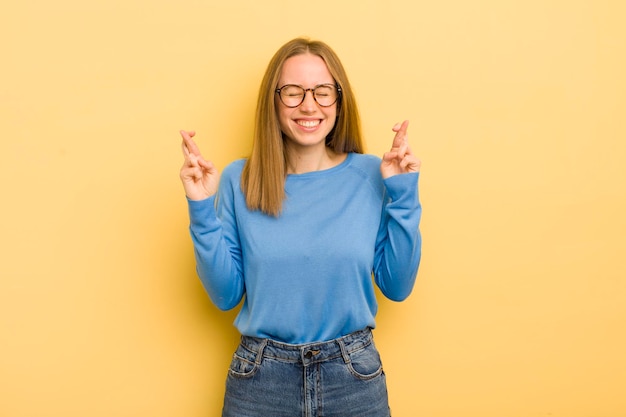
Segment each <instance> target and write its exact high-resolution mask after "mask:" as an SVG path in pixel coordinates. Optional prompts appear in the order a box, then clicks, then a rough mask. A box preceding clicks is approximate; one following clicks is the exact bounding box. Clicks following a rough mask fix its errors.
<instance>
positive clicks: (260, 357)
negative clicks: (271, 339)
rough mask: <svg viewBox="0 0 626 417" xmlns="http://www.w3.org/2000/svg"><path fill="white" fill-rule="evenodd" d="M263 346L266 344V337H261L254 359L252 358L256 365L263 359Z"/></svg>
mask: <svg viewBox="0 0 626 417" xmlns="http://www.w3.org/2000/svg"><path fill="white" fill-rule="evenodd" d="M265 346H267V339H263V341H262V342H261V345H260V346H259V351H258V352H257V354H256V359H255V360H254V363H256V364H257V365H260V364H261V361H262V360H263V351H264V350H265Z"/></svg>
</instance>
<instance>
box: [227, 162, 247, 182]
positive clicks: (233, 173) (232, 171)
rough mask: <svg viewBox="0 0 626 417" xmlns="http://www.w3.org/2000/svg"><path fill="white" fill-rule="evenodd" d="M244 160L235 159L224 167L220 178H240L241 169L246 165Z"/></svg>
mask: <svg viewBox="0 0 626 417" xmlns="http://www.w3.org/2000/svg"><path fill="white" fill-rule="evenodd" d="M246 160H247V159H246V158H241V159H236V160H234V161H233V162H231V163H229V164H228V165H226V167H224V169H223V170H222V177H223V178H231V179H235V180H239V178H241V172H242V171H243V167H244V165H245V164H246Z"/></svg>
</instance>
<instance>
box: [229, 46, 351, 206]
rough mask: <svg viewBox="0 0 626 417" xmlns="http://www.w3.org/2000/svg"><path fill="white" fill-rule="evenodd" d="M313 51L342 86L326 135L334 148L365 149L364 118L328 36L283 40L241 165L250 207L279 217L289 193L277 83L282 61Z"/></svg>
mask: <svg viewBox="0 0 626 417" xmlns="http://www.w3.org/2000/svg"><path fill="white" fill-rule="evenodd" d="M306 53H311V54H313V55H317V56H319V57H321V58H322V59H323V60H324V62H325V63H326V66H327V67H328V70H329V72H330V74H331V75H332V76H333V78H334V79H335V82H336V83H337V85H338V86H339V87H341V91H342V92H341V95H340V97H339V100H338V101H337V120H336V121H335V126H334V128H333V129H332V131H331V132H330V134H329V135H328V136H327V137H326V145H327V146H328V147H330V148H331V149H333V150H334V151H335V152H338V153H342V152H356V153H363V141H362V136H361V122H360V117H359V111H358V108H357V104H356V100H355V98H354V93H353V91H352V88H351V87H350V83H349V81H348V76H347V75H346V72H345V70H344V68H343V65H342V64H341V61H339V57H337V54H335V52H334V51H333V50H332V49H331V48H330V47H329V46H328V45H326V44H325V43H324V42H320V41H313V40H309V39H306V38H296V39H293V40H291V41H289V42H287V43H286V44H285V45H283V46H282V47H281V48H280V49H279V50H278V51H277V52H276V54H274V57H273V58H272V59H271V61H270V63H269V65H268V67H267V70H266V71H265V76H264V77H263V81H262V82H261V87H260V89H259V98H258V101H257V108H256V119H255V125H254V137H253V143H252V153H251V155H250V157H249V158H248V160H247V161H246V164H245V166H244V168H243V172H242V176H241V188H242V190H243V192H244V195H245V197H246V204H247V206H248V208H249V209H250V210H260V211H262V212H263V213H265V214H268V215H271V216H275V217H278V216H279V215H280V212H281V210H282V205H283V200H284V198H285V177H286V170H287V169H286V166H287V165H286V155H285V147H284V142H283V141H284V139H283V135H282V132H281V130H280V125H279V122H278V117H277V109H276V97H275V96H276V93H275V92H276V88H277V87H278V86H277V84H278V79H279V77H280V75H281V71H282V68H283V64H284V62H285V61H286V60H287V59H288V58H291V57H293V56H296V55H302V54H306Z"/></svg>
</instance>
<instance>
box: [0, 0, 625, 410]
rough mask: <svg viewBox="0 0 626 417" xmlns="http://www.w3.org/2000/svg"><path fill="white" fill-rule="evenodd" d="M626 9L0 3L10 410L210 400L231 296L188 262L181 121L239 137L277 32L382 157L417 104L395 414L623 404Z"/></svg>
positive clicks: (387, 336) (393, 330)
mask: <svg viewBox="0 0 626 417" xmlns="http://www.w3.org/2000/svg"><path fill="white" fill-rule="evenodd" d="M625 20H626V13H625V6H624V3H623V2H621V1H618V0H616V1H594V0H587V1H583V0H580V1H565V0H561V1H557V0H553V1H550V0H531V1H523V0H515V1H507V0H502V1H497V0H477V1H464V0H444V1H440V2H435V1H429V2H426V1H412V0H387V1H372V0H360V1H356V0H355V1H336V0H321V1H317V2H313V3H311V2H308V3H306V2H287V1H279V0H269V1H252V0H250V1H215V0H214V1H211V0H205V1H198V0H180V1H176V2H173V1H172V2H166V1H148V0H109V1H104V0H98V1H78V0H57V1H44V0H26V1H22V2H17V1H15V2H10V4H3V7H2V13H1V15H0V39H2V42H1V45H0V58H1V60H2V65H1V66H0V132H1V134H2V138H1V142H0V143H1V145H0V182H1V183H0V184H1V190H2V194H3V197H2V204H1V210H2V216H0V236H1V237H0V245H1V247H0V249H1V251H0V256H1V257H2V258H1V261H0V416H2V417H26V416H33V417H35V416H36V417H48V416H55V417H56V416H59V417H79V416H80V417H84V416H89V417H105V416H106V417H111V416H115V417H118V416H119V417H126V416H128V417H131V416H132V417H135V416H150V417H161V416H163V417H166V416H167V417H170V416H185V417H191V416H198V417H200V416H215V415H218V414H219V410H220V408H221V399H222V395H223V382H224V379H225V375H226V367H227V366H228V362H229V359H230V356H231V353H232V350H233V349H234V347H235V344H236V343H237V339H238V336H237V333H236V331H235V329H234V328H233V327H232V325H231V323H232V320H233V319H234V315H235V312H227V313H222V312H219V311H218V310H217V309H216V308H215V307H213V306H212V305H211V304H210V301H209V300H208V298H207V297H206V295H205V294H204V291H203V289H202V287H201V285H200V283H199V281H198V279H197V277H196V276H195V272H194V267H195V266H194V260H193V254H192V248H191V244H190V239H189V237H188V232H187V225H188V219H187V212H186V204H185V201H184V195H183V191H182V187H181V185H180V183H179V180H178V169H179V166H180V164H181V161H182V157H181V153H180V139H179V136H178V130H179V129H195V130H197V131H198V136H197V139H198V142H199V144H200V146H201V148H202V150H203V151H204V153H205V154H206V155H207V156H209V157H211V158H212V159H213V160H214V161H215V162H216V163H217V164H218V166H220V167H223V166H224V165H225V164H227V163H228V162H229V161H231V160H233V159H235V158H238V157H240V156H245V155H246V154H247V152H248V150H249V147H250V136H251V130H252V123H253V112H254V106H255V100H256V93H257V88H258V85H259V82H260V79H261V77H262V74H263V71H264V69H265V66H266V64H267V62H268V61H269V59H270V57H271V55H272V54H273V53H274V51H275V50H276V49H277V48H278V47H279V46H280V45H282V44H283V43H284V42H286V41H287V40H289V39H291V38H293V37H295V36H299V35H308V36H311V37H313V38H316V39H322V40H324V41H326V42H328V43H329V44H330V45H332V46H333V47H334V49H335V50H336V51H337V52H338V54H339V55H340V57H341V58H342V60H343V62H344V64H345V66H346V69H347V71H348V73H349V75H350V77H351V80H352V82H353V84H354V87H355V89H356V93H357V98H358V99H359V102H360V105H361V110H362V116H363V125H364V130H365V134H366V140H367V144H368V151H369V152H371V153H375V154H378V155H381V154H382V153H383V152H384V151H385V149H386V148H387V147H388V146H389V145H390V142H391V139H392V133H391V130H390V129H391V127H392V125H393V124H394V123H395V122H396V121H399V120H402V119H405V118H406V119H410V120H411V126H410V139H411V142H412V144H413V147H414V149H415V151H416V153H417V154H418V155H419V156H420V157H421V159H422V160H423V174H422V178H421V193H422V201H423V205H424V216H423V224H422V232H423V237H424V253H423V263H422V267H421V270H420V272H419V276H418V281H417V284H416V287H415V290H414V293H413V294H412V296H411V297H410V298H409V300H408V301H406V302H404V303H392V302H389V301H384V300H381V308H380V314H379V317H378V329H377V330H376V337H377V341H378V342H377V343H378V346H379V348H380V350H381V351H382V355H383V361H384V363H385V368H386V372H387V375H388V384H389V389H390V401H391V406H392V411H393V415H394V417H397V416H424V417H540V416H541V417H543V416H562V417H618V416H620V417H621V416H624V415H626V396H625V395H624V393H625V387H626V354H625V353H624V352H626V335H625V329H626V282H625V278H626V220H625V213H626V162H625V161H626V124H625V122H624V120H625V116H626V76H625V74H626V29H625V28H624V25H623V22H624V21H625Z"/></svg>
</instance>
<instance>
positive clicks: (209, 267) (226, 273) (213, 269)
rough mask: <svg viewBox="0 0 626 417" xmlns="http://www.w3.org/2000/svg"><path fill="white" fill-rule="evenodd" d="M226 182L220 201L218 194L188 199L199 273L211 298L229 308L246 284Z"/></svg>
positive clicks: (237, 301) (231, 199)
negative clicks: (196, 199) (197, 199)
mask: <svg viewBox="0 0 626 417" xmlns="http://www.w3.org/2000/svg"><path fill="white" fill-rule="evenodd" d="M224 185H225V184H222V185H220V191H219V192H218V194H219V198H217V201H216V197H215V196H213V197H210V198H208V199H206V200H201V201H192V200H188V206H189V218H190V222H191V223H190V227H189V229H190V233H191V239H192V241H193V246H194V254H195V258H196V270H197V272H198V276H199V277H200V280H201V281H202V285H203V286H204V288H205V290H206V291H207V293H208V294H209V297H210V298H211V301H213V303H214V304H215V305H216V306H217V307H218V308H219V309H221V310H229V309H232V308H234V307H235V306H237V304H239V302H240V301H241V299H242V297H243V294H244V292H245V285H244V279H243V272H242V271H243V266H242V256H241V246H240V244H239V237H238V234H237V228H236V222H235V217H234V202H233V196H232V190H230V192H229V191H228V190H227V189H228V187H224ZM225 188H226V190H224V189H225ZM216 207H217V208H216ZM218 214H219V217H218Z"/></svg>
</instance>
